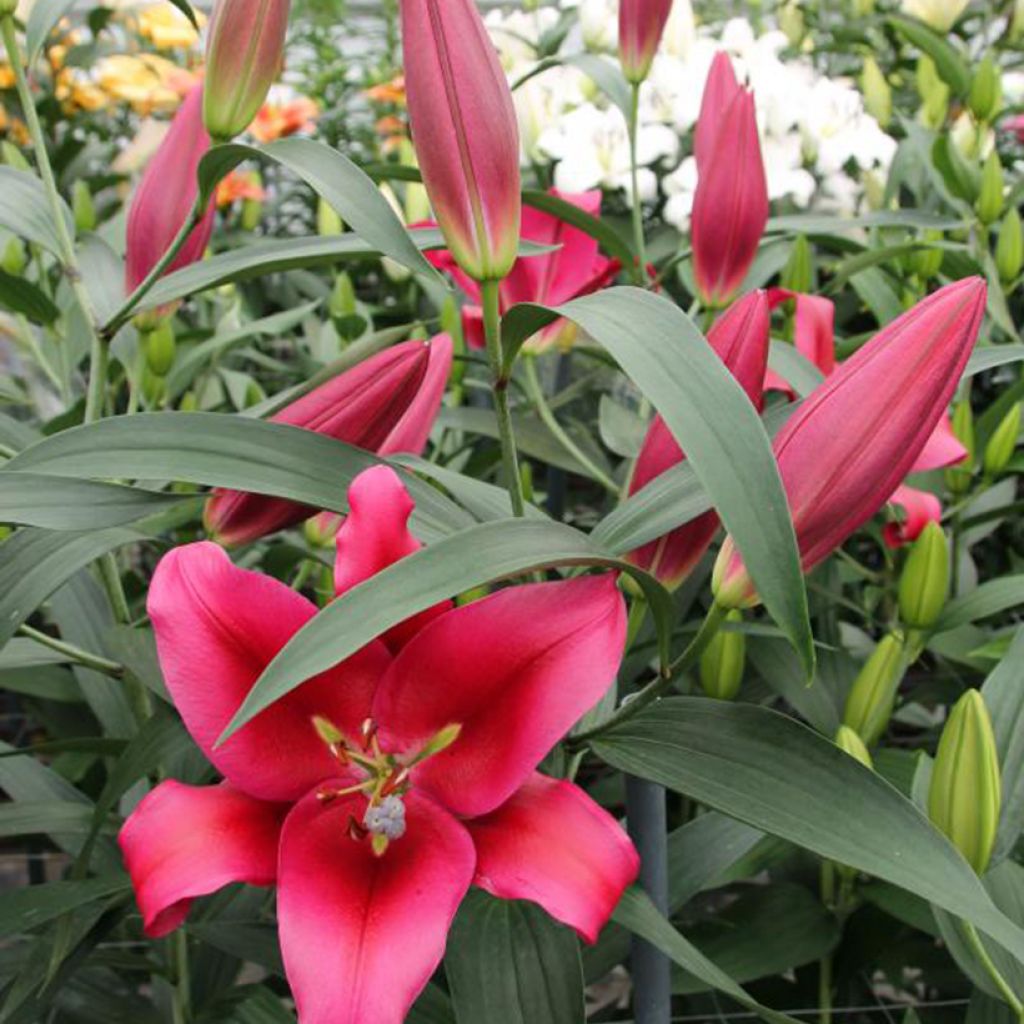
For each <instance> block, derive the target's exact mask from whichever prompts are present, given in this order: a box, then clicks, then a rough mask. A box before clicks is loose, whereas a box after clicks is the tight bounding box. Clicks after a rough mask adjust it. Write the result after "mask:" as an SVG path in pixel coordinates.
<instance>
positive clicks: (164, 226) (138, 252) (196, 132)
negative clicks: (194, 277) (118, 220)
mask: <svg viewBox="0 0 1024 1024" xmlns="http://www.w3.org/2000/svg"><path fill="white" fill-rule="evenodd" d="M209 148H210V136H209V135H207V134H206V129H205V128H204V127H203V85H202V83H201V82H200V83H199V84H198V85H196V86H193V88H192V91H191V92H190V93H189V94H188V96H186V97H185V101H184V102H183V103H182V105H181V106H180V107H179V108H178V112H177V113H176V114H175V115H174V119H173V120H172V121H171V127H170V130H169V131H168V132H167V135H166V136H165V137H164V140H163V142H161V143H160V148H159V149H158V150H157V151H156V154H155V155H154V157H153V159H152V160H150V162H149V165H148V166H147V167H146V170H145V173H144V174H143V175H142V180H141V181H140V182H139V187H138V188H137V189H136V190H135V195H134V196H133V197H132V202H131V206H130V207H129V210H128V224H127V228H126V249H125V291H126V292H127V293H128V294H131V293H132V292H133V291H135V289H136V288H137V287H138V286H139V285H140V284H141V283H142V281H143V280H144V279H145V277H146V275H147V274H148V273H149V272H150V271H151V270H152V269H153V267H154V266H156V264H157V262H158V261H159V260H160V257H161V256H163V254H164V253H165V252H166V251H167V249H168V248H169V247H170V244H171V242H172V241H173V240H174V237H175V235H177V233H178V231H179V230H180V229H181V226H182V224H184V223H185V220H186V218H187V217H188V215H189V212H190V211H191V209H192V205H193V204H194V203H195V200H196V194H197V192H198V191H199V185H198V183H197V181H196V172H197V170H198V169H199V161H200V160H202V158H203V157H204V156H205V155H206V151H207V150H208V149H209ZM213 218H214V203H213V200H212V199H211V201H210V206H209V208H208V209H207V211H206V213H205V214H204V215H203V219H202V220H201V221H200V222H199V223H198V224H197V225H196V227H195V228H193V230H192V233H191V234H190V235H189V236H188V240H187V241H186V242H185V244H184V245H183V246H182V247H181V251H180V252H179V253H178V255H177V256H175V257H174V259H173V260H172V261H171V264H170V266H169V267H168V268H167V273H170V272H171V271H172V270H180V269H181V268H182V267H186V266H188V265H189V264H190V263H195V262H196V260H199V259H201V258H202V255H203V252H204V251H205V250H206V247H207V245H209V243H210V235H211V234H213Z"/></svg>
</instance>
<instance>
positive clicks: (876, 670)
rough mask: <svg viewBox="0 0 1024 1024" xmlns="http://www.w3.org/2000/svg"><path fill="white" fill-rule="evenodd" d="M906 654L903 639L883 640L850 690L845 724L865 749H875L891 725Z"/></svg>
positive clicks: (844, 718)
mask: <svg viewBox="0 0 1024 1024" xmlns="http://www.w3.org/2000/svg"><path fill="white" fill-rule="evenodd" d="M904 653H905V652H904V646H903V639H902V637H898V636H896V635H895V634H894V633H890V634H889V635H888V636H885V637H883V638H882V640H881V641H880V642H879V644H878V646H877V647H876V648H875V649H874V650H873V651H872V652H871V657H870V658H868V660H867V661H866V662H865V663H864V666H863V668H861V670H860V672H859V673H858V675H857V678H856V679H855V680H854V683H853V686H852V687H851V688H850V694H849V696H848V697H847V698H846V708H845V710H844V711H843V725H848V726H849V727H850V728H851V729H853V731H854V732H856V733H857V735H858V736H859V737H860V738H861V739H862V740H863V741H864V743H865V745H866V746H869V747H872V746H874V745H875V744H876V743H877V742H878V741H879V739H881V737H882V734H883V733H884V732H885V730H886V728H887V727H888V725H889V719H890V718H891V717H892V711H893V708H894V707H895V706H896V694H897V692H898V690H899V687H900V680H901V679H902V678H903V673H904V671H905V669H906V660H905V658H904Z"/></svg>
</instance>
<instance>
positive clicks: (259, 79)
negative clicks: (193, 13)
mask: <svg viewBox="0 0 1024 1024" xmlns="http://www.w3.org/2000/svg"><path fill="white" fill-rule="evenodd" d="M289 7H290V0H217V4H216V6H215V7H214V9H213V18H212V20H211V22H210V34H209V37H208V40H207V44H206V85H205V89H204V93H203V123H204V124H205V125H206V130H207V131H208V132H209V133H210V136H211V138H213V139H215V140H216V141H218V142H226V141H228V140H229V139H233V138H234V137H235V136H236V135H240V134H241V133H242V132H244V131H245V129H246V128H248V127H249V125H250V124H251V123H252V120H253V118H254V117H255V116H256V114H257V112H258V111H259V109H260V107H261V106H263V101H264V100H265V99H266V98H267V92H268V91H269V90H270V87H271V85H273V83H274V79H275V78H277V76H278V73H279V72H280V70H281V58H282V55H283V53H284V37H285V33H286V32H287V31H288V8H289Z"/></svg>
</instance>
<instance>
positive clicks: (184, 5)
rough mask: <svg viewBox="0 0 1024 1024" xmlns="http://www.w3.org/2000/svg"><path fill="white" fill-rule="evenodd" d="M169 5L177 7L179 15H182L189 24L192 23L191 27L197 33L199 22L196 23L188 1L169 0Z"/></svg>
mask: <svg viewBox="0 0 1024 1024" xmlns="http://www.w3.org/2000/svg"><path fill="white" fill-rule="evenodd" d="M170 3H172V4H173V5H174V6H175V7H177V8H178V10H179V11H181V13H182V14H184V15H185V17H186V18H188V20H189V21H190V22H192V27H193V28H194V29H195V30H196V31H197V32H198V31H199V22H198V21H196V12H195V11H193V10H192V5H191V4H190V3H189V2H188V0H170Z"/></svg>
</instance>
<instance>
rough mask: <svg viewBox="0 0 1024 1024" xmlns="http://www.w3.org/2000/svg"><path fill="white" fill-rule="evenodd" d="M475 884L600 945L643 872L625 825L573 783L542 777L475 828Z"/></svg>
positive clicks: (475, 822) (472, 823)
mask: <svg viewBox="0 0 1024 1024" xmlns="http://www.w3.org/2000/svg"><path fill="white" fill-rule="evenodd" d="M466 827H467V828H468V829H469V832H470V835H471V836H472V837H473V842H474V843H475V844H476V855H477V867H476V878H475V879H474V882H475V883H476V884H477V885H479V886H480V887H481V888H482V889H486V890H487V891H488V892H489V893H491V894H492V895H494V896H499V897H501V898H502V899H506V900H533V902H534V903H539V904H540V905H541V906H542V907H543V908H544V909H545V910H546V911H547V912H548V913H549V914H550V915H551V916H552V917H554V918H556V919H557V920H559V921H561V922H562V923H563V924H567V925H569V926H570V927H571V928H575V929H576V931H578V932H579V933H580V935H581V936H582V937H583V938H584V939H586V941H587V942H596V941H597V936H598V935H599V934H600V931H601V929H602V928H603V927H604V926H605V924H607V922H608V918H609V917H611V915H612V911H613V910H614V909H615V907H616V905H617V904H618V902H619V899H620V898H621V896H622V893H623V890H624V889H625V888H626V887H627V886H629V885H631V884H632V883H633V882H634V881H635V880H636V876H637V872H638V871H639V868H640V858H639V857H638V855H637V852H636V850H635V849H634V848H633V844H632V842H630V840H629V837H628V836H627V835H626V833H625V832H624V831H623V829H622V828H621V827H620V825H619V823H618V822H617V821H616V820H615V819H614V818H613V817H612V816H611V815H610V814H609V813H608V812H607V811H606V810H604V809H603V808H602V807H599V806H598V805H597V804H596V803H594V801H593V800H591V799H590V797H589V796H587V794H586V793H584V792H583V790H582V789H580V788H579V786H574V785H573V784H572V783H570V782H562V781H558V780H556V779H550V778H548V777H547V776H546V775H540V774H536V773H535V774H534V775H532V776H531V777H530V779H529V780H528V781H527V782H526V784H525V785H524V786H523V787H522V788H521V789H519V790H518V791H517V792H516V793H515V794H514V795H513V796H512V798H511V799H510V800H508V801H506V802H505V803H503V804H502V805H501V806H500V807H499V808H498V809H497V810H495V811H492V812H491V813H490V814H488V815H486V816H485V817H483V818H476V819H475V820H473V821H470V822H467V824H466Z"/></svg>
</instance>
